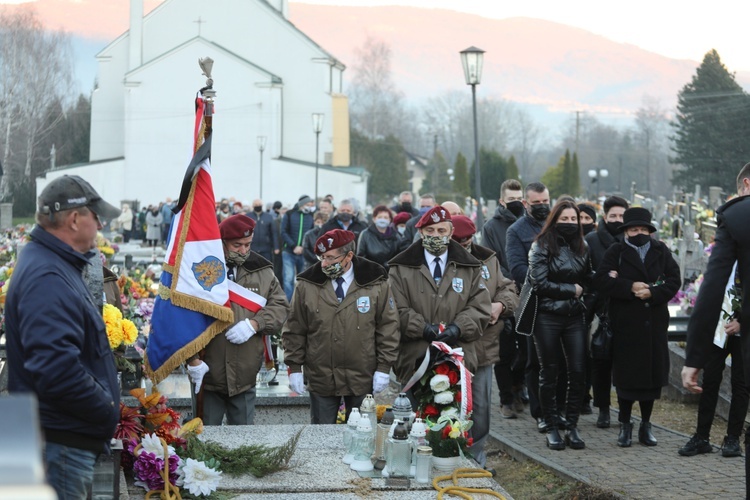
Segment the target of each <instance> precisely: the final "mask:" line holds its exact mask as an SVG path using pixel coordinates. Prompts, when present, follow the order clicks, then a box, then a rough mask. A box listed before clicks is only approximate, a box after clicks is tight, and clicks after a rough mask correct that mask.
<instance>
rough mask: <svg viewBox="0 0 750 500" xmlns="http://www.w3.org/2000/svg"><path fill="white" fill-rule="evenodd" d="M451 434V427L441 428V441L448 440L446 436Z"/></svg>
mask: <svg viewBox="0 0 750 500" xmlns="http://www.w3.org/2000/svg"><path fill="white" fill-rule="evenodd" d="M450 433H451V426H450V425H446V426H445V427H443V439H448V435H449V434H450Z"/></svg>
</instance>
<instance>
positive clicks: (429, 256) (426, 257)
mask: <svg viewBox="0 0 750 500" xmlns="http://www.w3.org/2000/svg"><path fill="white" fill-rule="evenodd" d="M435 257H437V258H439V259H440V267H441V268H442V269H445V265H446V264H447V263H448V250H447V249H446V250H445V252H443V253H441V254H440V255H432V254H431V253H430V252H428V251H427V250H424V260H425V262H427V263H428V264H432V263H433V262H435Z"/></svg>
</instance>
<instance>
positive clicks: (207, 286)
mask: <svg viewBox="0 0 750 500" xmlns="http://www.w3.org/2000/svg"><path fill="white" fill-rule="evenodd" d="M192 270H193V276H195V280H196V281H197V282H198V284H199V285H200V286H201V287H202V288H203V289H204V290H207V291H209V292H210V291H211V289H212V288H213V287H214V286H216V285H218V284H219V283H222V282H224V279H225V278H226V267H225V266H224V263H223V262H221V260H219V259H218V258H217V257H214V256H213V255H209V256H208V257H206V258H205V259H203V260H202V261H200V262H195V263H194V264H193V265H192Z"/></svg>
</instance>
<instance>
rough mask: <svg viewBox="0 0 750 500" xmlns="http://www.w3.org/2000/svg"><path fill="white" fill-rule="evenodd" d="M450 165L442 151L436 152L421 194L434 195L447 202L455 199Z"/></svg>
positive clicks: (428, 168)
mask: <svg viewBox="0 0 750 500" xmlns="http://www.w3.org/2000/svg"><path fill="white" fill-rule="evenodd" d="M449 168H450V165H449V164H448V161H447V160H446V159H445V157H444V156H443V154H442V153H441V152H440V151H437V152H435V156H433V157H432V159H431V160H430V163H429V165H428V166H427V172H426V177H425V179H424V181H423V182H422V188H421V189H420V190H419V192H420V194H425V193H432V194H434V195H435V197H436V198H437V199H438V200H443V201H445V200H447V199H452V198H453V183H452V182H451V179H450V175H449V174H448V169H449Z"/></svg>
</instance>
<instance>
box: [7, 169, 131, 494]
mask: <svg viewBox="0 0 750 500" xmlns="http://www.w3.org/2000/svg"><path fill="white" fill-rule="evenodd" d="M119 213H120V211H119V210H118V209H116V208H115V207H113V206H112V205H110V204H109V203H107V202H105V201H104V200H102V198H101V197H100V196H99V194H97V192H96V191H95V190H94V188H93V187H91V185H90V184H89V183H88V182H86V181H85V180H83V179H82V178H80V177H78V176H67V175H66V176H63V177H59V178H57V179H55V180H53V181H52V182H50V183H49V184H48V185H47V187H46V188H44V190H43V191H42V194H41V195H40V196H39V200H38V207H37V213H36V222H37V226H36V227H35V228H34V229H33V230H32V231H31V234H30V236H31V241H30V242H29V243H28V244H27V245H26V246H25V247H24V249H23V252H22V253H21V255H20V258H19V259H18V264H17V265H16V268H15V271H14V273H13V280H12V282H11V284H10V287H9V290H8V296H7V299H6V303H5V328H6V335H7V340H6V342H7V346H6V347H7V351H8V368H9V374H8V375H9V376H8V389H9V391H10V392H11V393H34V394H35V395H36V397H37V399H38V401H39V419H40V422H41V426H42V429H43V431H44V437H45V453H44V460H45V465H46V470H47V480H48V482H49V483H50V485H51V486H52V487H53V488H54V489H55V491H56V492H57V495H58V496H59V497H60V498H65V499H70V498H80V499H82V498H86V491H87V489H88V488H89V487H90V486H91V483H92V480H93V477H94V462H95V461H96V458H97V456H98V455H99V453H101V452H102V451H105V450H107V449H108V443H109V441H110V439H111V438H112V436H113V435H114V432H115V426H116V425H117V422H118V420H119V416H120V398H119V387H118V384H117V372H116V371H115V364H114V358H113V356H112V351H111V350H110V347H109V342H108V341H107V333H106V326H105V324H104V321H103V319H102V311H101V309H99V308H98V307H97V306H96V305H95V302H94V300H93V297H92V296H91V293H90V292H89V290H88V289H87V288H86V284H85V283H84V281H83V278H82V277H81V273H82V271H83V269H84V268H85V267H86V265H87V264H88V263H89V259H90V258H91V257H92V256H93V255H94V253H93V252H92V251H91V250H93V249H94V248H96V233H97V231H99V230H101V228H102V224H101V222H100V218H103V219H113V218H115V217H117V216H118V215H119Z"/></svg>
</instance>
